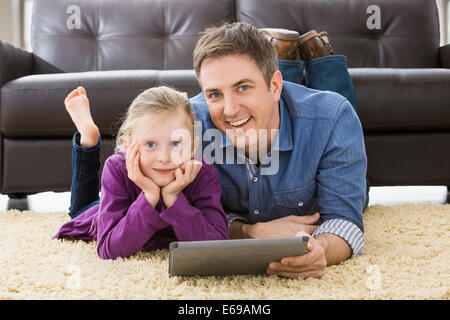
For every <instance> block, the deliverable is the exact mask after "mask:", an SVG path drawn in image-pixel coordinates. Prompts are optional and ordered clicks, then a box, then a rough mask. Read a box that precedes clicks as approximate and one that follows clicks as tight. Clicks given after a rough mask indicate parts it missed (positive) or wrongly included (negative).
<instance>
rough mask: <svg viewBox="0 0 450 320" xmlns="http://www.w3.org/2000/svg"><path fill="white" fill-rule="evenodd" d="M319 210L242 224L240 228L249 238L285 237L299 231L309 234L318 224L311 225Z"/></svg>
mask: <svg viewBox="0 0 450 320" xmlns="http://www.w3.org/2000/svg"><path fill="white" fill-rule="evenodd" d="M319 218H320V214H319V212H316V213H314V214H313V215H311V216H294V215H291V216H287V217H284V218H280V219H275V220H272V221H268V222H258V223H256V224H253V225H249V224H246V225H243V226H242V230H243V233H244V234H245V235H247V236H248V237H250V238H285V237H293V236H295V235H296V234H297V233H298V232H299V231H304V232H306V233H308V234H309V235H311V234H312V233H313V232H314V230H316V229H317V228H318V226H315V225H313V224H314V223H316V222H317V220H319Z"/></svg>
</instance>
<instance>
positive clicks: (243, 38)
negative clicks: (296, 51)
mask: <svg viewBox="0 0 450 320" xmlns="http://www.w3.org/2000/svg"><path fill="white" fill-rule="evenodd" d="M200 36H201V37H200V39H199V41H198V42H197V45H196V47H195V49H194V54H193V55H194V56H193V60H194V70H195V73H196V74H197V79H199V80H200V70H201V67H202V63H203V61H204V60H205V59H207V58H219V57H225V56H229V55H244V54H246V55H248V56H249V57H250V58H252V59H253V60H254V61H255V62H256V65H257V66H258V67H259V69H260V70H261V72H262V75H263V77H264V80H265V81H266V84H267V86H268V88H270V80H271V79H272V76H273V73H274V72H275V71H276V70H277V69H278V56H277V52H276V50H275V48H274V47H273V46H272V45H271V44H270V42H269V41H268V40H267V39H266V37H265V36H264V34H263V33H262V32H261V31H260V30H258V28H256V27H254V26H252V25H250V24H248V23H245V22H234V23H225V24H223V25H222V26H220V27H211V28H207V29H205V31H203V32H202V33H200Z"/></svg>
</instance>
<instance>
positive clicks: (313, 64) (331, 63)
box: [278, 55, 370, 210]
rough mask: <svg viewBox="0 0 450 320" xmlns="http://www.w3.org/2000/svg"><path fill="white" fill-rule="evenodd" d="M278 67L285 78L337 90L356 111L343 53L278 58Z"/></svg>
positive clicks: (314, 87)
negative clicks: (287, 58)
mask: <svg viewBox="0 0 450 320" xmlns="http://www.w3.org/2000/svg"><path fill="white" fill-rule="evenodd" d="M278 68H279V70H280V72H281V74H282V75H283V80H286V81H290V82H295V83H297V84H301V85H304V86H306V87H308V88H311V89H317V90H329V91H333V92H337V93H339V94H340V95H342V96H344V97H345V98H347V100H348V101H349V102H350V103H351V104H352V106H353V108H354V109H355V111H357V109H356V98H355V92H354V89H353V83H352V79H351V77H350V74H349V73H348V67H347V58H346V57H345V56H342V55H331V56H326V57H320V58H317V59H313V60H309V61H306V62H303V61H297V60H278ZM369 191H370V183H369V179H368V177H366V195H367V196H366V203H365V205H364V210H365V209H366V208H367V206H368V205H369Z"/></svg>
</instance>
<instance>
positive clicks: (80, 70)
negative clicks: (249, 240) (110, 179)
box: [0, 0, 450, 197]
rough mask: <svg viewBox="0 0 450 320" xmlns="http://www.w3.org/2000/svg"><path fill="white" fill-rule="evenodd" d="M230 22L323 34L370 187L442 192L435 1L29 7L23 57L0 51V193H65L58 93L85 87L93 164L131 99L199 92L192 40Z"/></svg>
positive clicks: (178, 1)
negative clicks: (352, 113) (348, 96)
mask: <svg viewBox="0 0 450 320" xmlns="http://www.w3.org/2000/svg"><path fill="white" fill-rule="evenodd" d="M371 5H376V6H378V8H379V10H378V13H376V12H374V11H370V10H368V8H369V6H371ZM78 13H79V15H78V16H77V14H78ZM374 14H379V16H378V17H379V18H380V22H381V24H380V26H379V27H380V28H377V27H375V28H373V25H374V24H373V22H374V21H375V20H373V19H374V18H375V19H376V17H375V16H374ZM77 17H79V18H80V19H79V20H77ZM236 20H238V21H246V22H249V23H251V24H253V25H255V26H257V27H278V28H287V29H292V30H297V31H298V32H300V33H301V34H302V33H304V32H307V31H309V30H311V29H315V30H317V31H324V30H326V31H328V33H329V35H330V38H331V41H332V45H333V47H334V50H335V53H336V54H343V55H346V56H347V58H348V65H349V68H350V69H349V70H350V74H351V76H352V79H353V83H354V87H355V92H356V98H357V105H358V114H359V116H360V119H361V122H362V125H363V128H364V132H365V138H366V150H367V154H368V177H369V181H370V183H371V185H372V186H388V185H446V186H449V185H450V69H449V68H450V46H449V45H447V46H443V47H440V46H439V37H440V35H439V22H438V12H437V7H436V4H435V1H431V0H315V1H310V0H277V1H273V0H189V1H187V0H184V1H183V0H158V1H156V0H147V1H143V0H139V1H137V0H136V1H134V0H128V1H123V0H109V1H100V0H96V1H94V0H57V1H55V0H35V5H34V8H33V20H32V30H31V37H32V47H33V52H32V53H29V52H25V51H23V50H20V49H17V48H14V47H12V46H10V45H8V44H6V43H4V42H2V43H0V86H1V93H0V94H1V100H0V146H1V149H0V150H1V152H0V177H1V179H0V192H1V193H3V194H8V195H10V196H11V197H14V196H16V197H17V196H24V195H26V194H32V193H38V192H44V191H56V192H58V191H68V190H69V189H70V182H71V158H70V150H71V138H72V135H73V133H74V131H75V127H74V125H73V124H72V122H71V120H70V118H69V116H68V114H67V113H66V111H65V108H64V104H63V101H64V98H65V96H66V95H67V93H68V92H69V91H70V90H72V89H73V88H75V87H77V86H79V85H82V86H84V87H86V89H87V91H88V93H89V98H90V101H91V105H92V113H93V117H94V119H95V121H96V122H97V124H98V125H99V127H100V129H101V132H102V136H103V160H105V159H106V157H107V156H108V155H110V154H111V153H112V152H113V147H114V145H113V144H114V139H113V136H114V133H115V131H116V129H117V124H118V121H119V118H120V116H121V115H122V114H123V112H124V111H125V109H126V108H127V107H128V105H129V104H130V102H131V101H132V99H133V98H134V97H135V96H136V95H137V94H138V93H139V92H141V91H142V90H144V89H146V88H149V87H151V86H156V85H161V84H164V85H170V86H173V87H175V88H177V89H179V90H183V91H187V92H188V93H189V95H190V96H192V95H195V94H197V93H198V92H200V88H199V85H198V83H197V80H196V78H195V74H194V71H193V70H192V51H193V48H194V46H195V43H196V40H197V39H198V34H199V32H200V31H202V30H203V29H204V28H205V27H206V26H211V25H219V24H222V22H223V21H228V22H231V21H236ZM368 22H370V23H368ZM375 22H376V21H375Z"/></svg>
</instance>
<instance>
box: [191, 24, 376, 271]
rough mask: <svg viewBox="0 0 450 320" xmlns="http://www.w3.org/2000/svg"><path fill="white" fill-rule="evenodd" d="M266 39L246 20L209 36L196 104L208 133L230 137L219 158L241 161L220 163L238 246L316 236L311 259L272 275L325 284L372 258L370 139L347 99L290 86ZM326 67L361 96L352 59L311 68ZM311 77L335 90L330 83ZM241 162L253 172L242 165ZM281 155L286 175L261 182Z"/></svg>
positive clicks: (201, 50)
mask: <svg viewBox="0 0 450 320" xmlns="http://www.w3.org/2000/svg"><path fill="white" fill-rule="evenodd" d="M263 32H264V31H259V30H258V29H256V28H255V27H252V26H250V25H248V24H246V23H241V22H237V23H233V24H225V25H223V26H221V27H217V28H210V29H207V30H206V31H205V32H204V33H203V35H202V37H201V38H200V40H199V42H198V44H197V46H196V48H195V50H194V69H195V71H196V73H197V78H198V80H199V83H200V86H201V88H202V93H201V94H199V95H198V96H196V97H194V98H192V99H191V103H192V105H193V107H194V110H196V112H197V117H198V118H199V119H200V120H201V121H202V126H203V132H206V131H207V130H210V129H214V128H218V129H219V130H220V131H221V132H222V133H223V140H222V141H221V143H220V146H221V147H222V148H223V150H222V151H220V152H218V153H221V152H222V153H223V154H220V157H219V158H220V159H229V158H230V157H231V158H232V159H231V160H234V161H235V162H234V163H232V161H231V162H230V161H223V162H222V163H217V162H216V167H217V168H218V169H219V172H220V175H221V184H222V192H223V194H222V200H223V201H222V203H223V205H224V208H225V210H226V211H227V212H228V218H229V235H230V238H234V239H236V238H270V237H290V236H295V235H302V234H304V233H307V234H311V235H312V237H311V238H310V242H309V247H308V251H309V252H307V253H306V254H304V255H303V256H298V257H286V258H284V259H282V260H281V262H273V263H271V264H270V265H269V267H268V269H267V274H276V275H279V276H285V277H291V278H298V277H303V278H306V277H317V278H320V277H321V276H322V275H323V272H324V270H325V267H326V266H327V265H333V264H337V263H340V262H341V261H343V260H345V259H347V258H349V257H350V256H355V255H360V254H361V252H362V250H363V246H364V235H363V220H362V212H363V210H364V208H365V207H366V206H367V200H368V199H367V194H366V192H367V189H366V170H367V158H366V154H365V146H364V138H363V132H362V128H361V124H360V121H359V119H358V116H357V115H356V112H355V110H354V108H353V107H352V104H351V103H350V102H349V101H348V100H347V99H345V98H344V97H343V96H341V95H339V94H336V93H332V92H327V91H317V90H312V89H308V88H307V87H304V86H300V85H297V84H294V83H290V82H283V79H282V74H281V72H280V71H279V70H278V68H277V59H278V58H279V56H278V55H277V52H276V50H275V49H274V46H272V45H271V44H270V42H269V41H267V39H266V36H267V34H268V33H267V32H265V33H263ZM265 35H266V36H265ZM321 60H329V61H330V62H331V63H333V64H334V66H333V67H336V66H338V67H336V68H337V69H339V68H342V67H344V68H345V70H344V71H345V72H340V71H338V72H335V70H334V69H329V70H328V71H327V72H328V73H331V78H332V79H333V76H336V74H337V75H338V79H340V80H339V81H341V82H345V81H347V83H346V84H344V87H345V86H347V87H350V88H351V90H347V93H348V92H350V91H351V92H350V94H351V95H352V94H353V91H352V90H353V88H352V86H351V80H350V77H349V75H348V72H347V70H346V63H345V57H343V56H331V55H330V56H327V57H317V58H315V59H313V60H311V61H310V62H309V63H310V68H311V67H314V66H317V65H319V67H320V68H323V64H322V65H320V62H321ZM307 63H308V62H307ZM333 72H334V73H335V74H334V75H333ZM339 72H340V74H339ZM310 76H311V78H312V79H313V80H314V79H318V81H319V82H322V83H325V85H326V82H327V78H326V77H323V75H319V76H318V75H317V74H316V75H314V74H312V75H310ZM314 77H315V78H314ZM343 77H344V78H343ZM335 79H336V77H335ZM342 79H344V80H342ZM345 79H347V80H345ZM328 81H329V79H328ZM339 81H338V82H339ZM310 82H311V81H310ZM334 82H336V81H334ZM328 85H330V86H334V85H336V83H333V81H331V82H330V81H329V83H328ZM337 87H342V83H340V84H338V85H337ZM351 95H350V96H351ZM254 132H257V134H256V135H255V134H253V133H254ZM260 132H263V134H260ZM274 138H275V139H274ZM204 142H206V144H207V141H204ZM261 149H264V150H266V151H267V153H266V154H265V156H264V154H262V155H261V152H260V150H261ZM230 150H232V151H233V150H234V151H236V152H235V153H233V152H231V153H230V152H229V151H230ZM250 150H257V152H256V153H255V152H254V153H253V154H250ZM239 151H242V152H239ZM239 154H240V155H241V157H243V158H244V163H245V164H242V165H239V164H236V161H237V159H238V158H239ZM273 154H276V155H277V156H276V157H275V158H273V159H274V160H276V161H278V164H277V168H278V170H277V172H276V173H274V174H261V172H262V171H263V169H265V168H267V166H268V165H270V163H269V162H270V161H268V158H271V157H273ZM214 157H215V158H216V159H217V158H218V155H217V154H215V155H214ZM227 157H228V158H227ZM241 163H242V162H241ZM317 209H319V211H320V214H319V213H317V212H316V211H317ZM314 212H316V213H315V214H313V213H314ZM312 214H313V215H312ZM319 217H320V222H321V224H320V226H315V225H314V223H316V222H317V221H318V220H319Z"/></svg>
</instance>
